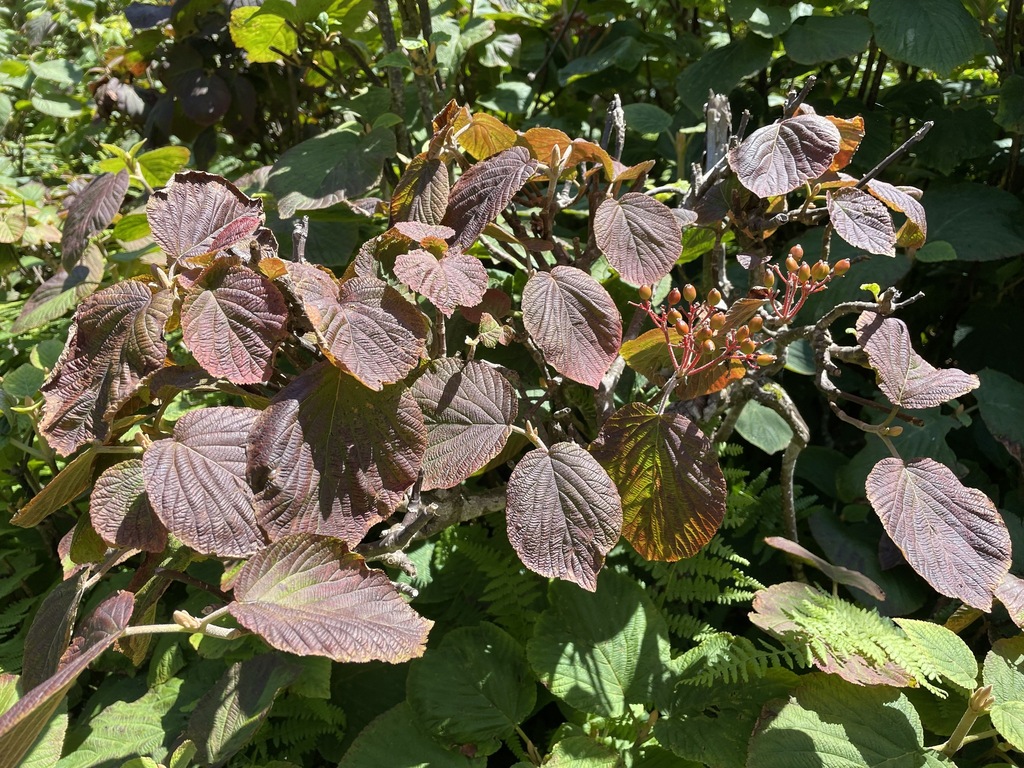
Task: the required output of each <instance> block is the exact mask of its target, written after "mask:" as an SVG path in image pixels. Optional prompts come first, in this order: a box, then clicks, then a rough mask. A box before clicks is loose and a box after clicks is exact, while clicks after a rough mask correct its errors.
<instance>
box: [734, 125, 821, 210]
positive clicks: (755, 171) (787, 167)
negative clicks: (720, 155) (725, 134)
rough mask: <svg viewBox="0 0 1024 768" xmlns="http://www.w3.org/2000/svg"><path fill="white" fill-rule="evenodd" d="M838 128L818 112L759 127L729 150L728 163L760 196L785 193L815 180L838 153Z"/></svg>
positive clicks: (750, 188) (744, 183) (746, 184)
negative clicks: (817, 113)
mask: <svg viewBox="0 0 1024 768" xmlns="http://www.w3.org/2000/svg"><path fill="white" fill-rule="evenodd" d="M839 148H840V136H839V129H838V128H836V127H835V126H834V125H833V124H832V123H831V122H829V121H828V120H826V119H825V118H824V117H820V116H818V115H797V116H796V117H791V118H788V119H786V120H780V121H779V122H777V123H773V124H772V125H766V126H765V127H764V128H758V129H757V130H756V131H754V132H753V133H752V134H750V136H748V137H747V138H746V139H745V140H744V141H743V143H742V144H740V145H739V146H738V147H735V148H734V149H731V150H730V151H729V166H730V167H731V168H732V169H733V171H735V172H736V176H737V178H739V180H740V183H741V184H743V186H744V187H746V188H747V189H749V190H750V191H751V192H753V193H754V194H755V195H757V196H758V197H774V196H775V195H785V194H786V193H788V192H792V191H793V190H794V189H798V188H799V187H802V186H803V185H804V183H805V182H807V181H810V180H811V179H816V178H818V176H820V175H821V174H823V173H824V172H825V171H827V170H828V169H829V166H830V165H832V160H833V158H835V156H836V154H837V153H838V152H839Z"/></svg>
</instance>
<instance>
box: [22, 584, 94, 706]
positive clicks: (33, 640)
mask: <svg viewBox="0 0 1024 768" xmlns="http://www.w3.org/2000/svg"><path fill="white" fill-rule="evenodd" d="M88 575H89V574H88V571H86V570H81V571H79V572H78V573H76V574H75V575H74V576H72V577H71V578H68V579H65V580H64V581H62V582H60V583H59V584H58V585H57V586H56V587H54V588H53V589H52V590H50V593H49V594H48V595H47V596H46V597H45V598H44V599H43V602H42V603H41V604H40V605H39V610H38V611H36V615H35V617H34V618H33V619H32V624H31V625H29V628H28V632H27V633H26V635H25V654H24V656H23V658H22V664H21V689H22V690H23V691H30V690H32V689H33V688H35V687H36V686H37V685H39V684H40V683H41V682H43V681H44V680H46V678H48V677H50V676H51V675H53V674H54V673H55V672H56V671H57V669H58V668H59V666H60V658H61V656H63V655H64V652H65V651H66V650H67V649H68V643H69V642H70V641H71V631H72V630H73V629H74V628H75V620H76V619H77V618H78V607H79V605H81V602H82V597H84V596H85V580H86V577H87V576H88Z"/></svg>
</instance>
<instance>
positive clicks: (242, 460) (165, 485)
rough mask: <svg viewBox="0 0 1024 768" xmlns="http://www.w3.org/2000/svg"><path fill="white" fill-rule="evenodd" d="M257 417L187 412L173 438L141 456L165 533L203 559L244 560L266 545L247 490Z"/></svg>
mask: <svg viewBox="0 0 1024 768" xmlns="http://www.w3.org/2000/svg"><path fill="white" fill-rule="evenodd" d="M259 413H260V412H259V411H255V410H253V409H252V408H230V407H227V406H221V407H215V408H202V409H200V410H196V411H189V412H188V413H186V414H185V415H184V416H182V417H181V418H180V419H179V420H178V422H177V424H175V425H174V437H173V438H168V439H166V440H157V441H156V442H155V443H153V444H152V445H151V446H150V447H149V449H148V450H147V451H146V452H145V453H144V454H143V455H142V471H143V476H144V478H145V486H146V493H147V494H148V495H149V500H150V503H151V504H152V505H153V510H154V511H155V512H156V516H157V517H158V518H159V519H160V522H162V523H163V524H164V525H165V526H166V527H167V530H168V531H170V532H171V533H172V534H174V535H175V536H176V537H177V538H179V539H180V540H181V541H182V542H184V543H185V544H187V545H188V546H190V547H191V548H192V549H194V550H195V551H196V552H199V553H201V554H204V555H220V556H222V557H244V556H246V555H251V554H252V553H253V552H255V551H256V550H257V549H259V548H260V547H262V546H263V544H264V543H265V541H266V539H265V538H264V536H263V534H262V533H261V532H260V530H259V528H258V526H257V525H256V512H255V508H254V503H255V500H254V497H253V492H252V490H251V489H250V488H249V486H248V485H247V484H246V481H245V470H246V456H245V445H246V441H247V440H248V437H249V432H250V430H251V428H252V425H253V422H254V421H255V419H256V417H257V416H258V415H259Z"/></svg>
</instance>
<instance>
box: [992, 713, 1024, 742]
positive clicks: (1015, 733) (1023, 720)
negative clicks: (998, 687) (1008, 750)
mask: <svg viewBox="0 0 1024 768" xmlns="http://www.w3.org/2000/svg"><path fill="white" fill-rule="evenodd" d="M989 714H990V716H991V717H992V725H994V726H995V727H996V730H997V731H999V733H1000V735H1001V736H1002V737H1003V738H1004V739H1006V740H1007V741H1008V742H1010V743H1011V744H1012V745H1013V746H1014V747H1016V748H1017V749H1018V750H1024V701H1004V702H1002V703H1001V704H996V705H995V706H994V707H992V711H991V712H990V713H989Z"/></svg>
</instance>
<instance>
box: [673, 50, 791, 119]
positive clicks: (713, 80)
mask: <svg viewBox="0 0 1024 768" xmlns="http://www.w3.org/2000/svg"><path fill="white" fill-rule="evenodd" d="M774 48H775V46H774V44H773V43H772V41H771V40H767V39H765V38H763V37H761V36H759V35H747V36H746V37H744V38H743V39H742V40H737V41H736V42H733V43H729V44H728V45H724V46H722V47H721V48H716V49H714V50H712V51H708V52H707V53H705V54H704V55H703V56H701V57H700V58H699V59H698V60H697V61H695V62H694V63H693V64H690V65H689V66H688V67H686V69H684V70H683V72H682V74H680V75H679V77H678V78H677V79H676V90H677V91H678V93H679V99H680V100H681V101H682V102H683V104H684V105H686V107H687V108H688V109H689V110H690V111H691V112H692V113H693V114H694V115H699V116H700V117H702V118H703V116H704V102H706V101H707V100H708V89H711V90H713V91H714V92H715V93H729V91H731V90H732V89H733V88H735V87H736V86H737V85H739V83H740V81H741V80H743V79H744V78H745V77H749V76H750V75H753V74H756V73H757V72H760V71H761V70H762V69H764V68H765V67H767V66H768V63H769V62H770V61H771V58H772V51H773V50H774Z"/></svg>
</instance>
